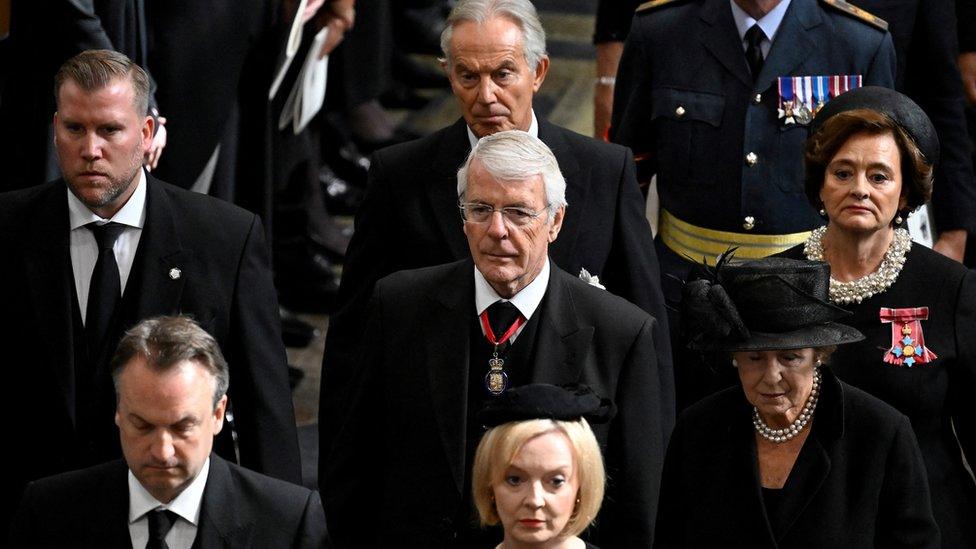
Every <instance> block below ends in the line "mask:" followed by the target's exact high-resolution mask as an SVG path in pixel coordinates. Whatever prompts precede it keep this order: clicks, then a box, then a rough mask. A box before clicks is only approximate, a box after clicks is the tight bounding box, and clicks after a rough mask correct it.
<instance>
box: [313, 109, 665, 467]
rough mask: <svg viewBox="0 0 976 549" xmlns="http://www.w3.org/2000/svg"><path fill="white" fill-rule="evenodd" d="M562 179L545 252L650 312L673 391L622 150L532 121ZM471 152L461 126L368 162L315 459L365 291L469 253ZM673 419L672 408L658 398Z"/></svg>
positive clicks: (340, 388)
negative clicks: (562, 205)
mask: <svg viewBox="0 0 976 549" xmlns="http://www.w3.org/2000/svg"><path fill="white" fill-rule="evenodd" d="M539 139H541V140H542V141H543V142H544V143H545V144H546V145H548V146H549V148H550V149H552V152H553V154H554V155H555V156H556V160H557V161H558V162H559V169H560V170H561V171H562V173H563V176H564V177H565V179H566V200H567V201H568V202H569V206H568V207H567V208H566V217H565V220H564V221H563V227H562V230H561V231H560V233H559V238H558V239H557V240H556V241H555V242H554V243H552V244H551V245H550V247H549V255H550V257H551V258H552V260H553V261H554V262H555V264H556V265H558V266H559V267H560V268H562V269H563V270H565V271H567V272H569V273H570V274H572V275H574V276H575V275H579V273H580V269H582V268H585V269H586V270H587V271H589V272H590V273H591V274H594V275H597V276H599V277H600V281H601V282H602V283H603V284H604V285H605V286H606V287H607V289H608V290H609V291H610V292H611V293H614V294H617V295H619V296H621V297H623V298H624V299H627V300H629V301H631V302H632V303H634V304H636V305H637V306H638V307H640V308H642V309H644V310H645V311H647V312H648V313H650V314H651V315H652V316H653V317H654V318H655V319H657V324H656V325H655V330H656V332H655V336H656V338H657V340H658V347H657V349H656V350H657V358H656V360H657V363H658V364H659V366H660V367H659V368H658V374H659V375H660V376H661V379H660V384H661V386H662V387H664V388H665V393H666V394H667V395H669V397H668V398H670V395H671V393H672V387H673V385H674V382H673V372H672V370H671V348H670V341H669V340H668V338H667V337H665V336H666V335H667V333H668V330H667V320H666V319H667V313H666V310H665V308H664V298H663V296H662V294H661V283H660V271H659V268H658V263H657V256H656V253H655V251H654V244H653V241H652V237H651V232H650V228H649V226H648V224H647V220H646V219H645V218H644V208H643V203H644V202H643V199H642V197H641V194H640V190H639V189H638V186H637V182H636V179H635V176H634V167H633V166H634V162H633V158H632V156H631V154H630V152H629V151H628V150H627V149H625V148H623V147H619V146H616V145H610V144H607V143H603V142H600V141H597V140H595V139H591V138H589V137H584V136H581V135H579V134H576V133H574V132H571V131H569V130H567V129H564V128H561V127H559V126H555V125H553V124H550V123H549V122H547V121H545V120H542V119H540V120H539ZM470 150H471V147H470V144H469V141H468V135H467V131H466V126H465V123H464V120H458V121H457V122H456V123H455V124H453V125H451V126H449V127H447V128H444V129H442V130H440V131H437V132H435V133H434V134H432V135H430V136H427V137H424V138H423V139H418V140H416V141H412V142H410V143H405V144H402V145H397V146H394V147H390V148H387V149H383V150H381V151H379V152H377V153H376V154H375V155H373V161H372V166H371V168H370V187H369V191H368V193H367V196H366V201H365V203H364V204H363V205H362V208H361V209H360V211H359V213H358V214H357V216H356V231H355V234H354V235H353V238H352V242H350V244H349V250H348V252H347V256H346V264H345V267H344V268H343V274H342V285H341V287H340V290H339V302H340V307H341V309H340V310H339V312H338V313H337V314H336V315H334V316H333V317H332V319H331V321H330V322H331V324H330V326H329V334H328V339H327V342H326V351H325V358H324V361H323V373H322V397H321V398H322V400H321V406H320V408H319V426H320V431H321V433H320V437H321V438H320V446H321V448H322V453H321V455H322V457H324V456H325V454H326V453H327V450H328V448H329V447H330V443H331V441H332V439H333V437H334V436H335V429H336V428H337V425H338V424H339V422H340V421H341V417H342V415H343V406H342V395H343V394H344V393H345V392H346V388H347V383H348V379H349V378H350V377H351V376H352V373H351V372H352V371H353V370H355V367H356V366H355V359H356V354H357V352H358V350H359V343H360V341H361V337H362V332H363V328H364V326H365V322H366V318H365V315H366V305H367V303H368V301H369V296H370V294H371V293H372V291H373V285H374V284H375V283H376V281H377V280H379V279H381V278H383V277H384V276H386V275H388V274H391V273H395V272H397V271H400V270H403V269H416V268H420V267H429V266H432V265H439V264H442V263H448V262H451V261H456V260H459V259H463V258H466V257H469V256H470V252H469V251H468V244H467V240H466V239H465V236H464V232H463V230H462V223H461V215H460V212H459V210H458V207H457V203H458V197H457V170H458V168H460V167H461V165H462V164H463V163H464V161H465V159H466V158H467V155H468V153H469V152H470ZM660 404H661V406H662V409H661V412H662V413H663V414H667V415H673V413H674V412H673V409H674V402H673V401H671V400H662V401H661V403H660Z"/></svg>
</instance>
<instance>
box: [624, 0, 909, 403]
mask: <svg viewBox="0 0 976 549" xmlns="http://www.w3.org/2000/svg"><path fill="white" fill-rule="evenodd" d="M886 29H887V24H886V23H885V22H884V21H883V20H881V19H878V18H877V17H874V16H872V15H871V14H869V13H867V12H865V11H863V10H860V9H858V8H856V7H854V6H851V5H850V4H847V3H845V2H843V1H841V0H655V1H652V2H648V3H646V4H643V5H642V6H641V7H640V8H639V9H638V12H637V14H636V15H635V17H634V24H633V27H632V29H631V32H630V34H629V35H628V37H627V42H626V45H625V47H624V53H623V57H622V58H621V62H620V69H619V72H618V76H617V84H616V90H615V95H614V106H613V117H612V125H611V129H610V138H611V140H612V141H614V142H616V143H620V144H623V145H627V146H629V147H631V149H633V152H634V155H635V157H636V159H637V161H638V179H639V180H640V181H642V182H646V181H649V180H650V179H651V177H652V176H655V175H656V176H657V188H658V193H659V195H660V205H661V210H660V214H659V216H660V217H659V230H658V235H657V245H658V257H659V258H660V262H661V270H662V275H663V276H662V279H663V280H662V285H663V290H664V294H665V299H666V300H667V301H668V302H669V305H670V306H669V313H672V314H673V311H674V310H677V304H678V302H679V301H680V299H681V286H682V285H683V284H682V283H683V281H684V280H685V279H686V278H687V277H688V275H689V272H690V270H691V268H692V266H693V263H692V261H691V260H695V261H699V262H700V261H701V260H702V259H703V258H704V259H705V260H707V261H708V262H709V263H712V264H713V263H714V260H715V257H716V256H717V255H718V254H719V253H721V252H724V251H725V250H726V249H727V248H728V247H729V246H738V248H739V249H738V251H737V253H736V256H737V257H740V258H744V259H747V258H759V257H764V256H766V255H770V254H773V253H776V252H779V251H782V250H784V249H786V248H788V247H790V246H793V245H795V244H798V243H800V242H803V241H804V240H805V239H806V237H807V235H808V232H809V231H810V230H812V229H813V228H816V227H817V226H819V225H822V224H823V223H824V221H823V219H822V218H821V217H820V216H819V215H818V212H817V211H816V210H815V209H813V208H811V207H810V204H809V203H808V202H807V201H806V199H805V195H804V193H803V162H802V160H803V144H804V141H805V140H806V137H807V128H806V125H807V124H808V123H809V121H810V120H811V119H812V116H814V113H815V111H816V108H817V105H818V104H819V103H822V102H824V101H829V98H830V97H832V96H834V95H836V94H838V93H841V92H843V91H844V90H845V89H848V88H853V87H857V86H858V85H865V86H867V85H877V86H885V87H893V85H894V75H895V70H896V58H895V50H894V47H893V45H892V42H891V37H890V35H889V34H888V32H887V30H886ZM780 77H811V78H785V79H784V78H780ZM818 77H830V78H818ZM818 82H819V83H821V84H824V85H826V87H827V89H826V93H819V94H816V93H814V94H811V93H809V87H810V85H811V83H813V84H816V83H818ZM670 322H671V326H672V328H673V329H674V328H677V327H678V326H680V319H678V318H674V317H672V318H671V319H670ZM673 343H674V344H673V345H672V347H673V348H674V349H680V348H681V347H680V346H679V345H678V343H679V342H677V341H675V342H673ZM679 359H680V357H679V358H676V362H678V361H679ZM676 370H680V368H677V369H676ZM676 383H677V384H678V385H679V387H678V391H679V401H681V400H684V401H685V402H686V403H690V402H688V400H687V398H685V397H684V396H683V394H682V393H683V392H684V391H683V389H682V387H680V385H681V384H682V380H681V379H676Z"/></svg>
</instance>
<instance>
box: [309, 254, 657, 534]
mask: <svg viewBox="0 0 976 549" xmlns="http://www.w3.org/2000/svg"><path fill="white" fill-rule="evenodd" d="M370 313H371V314H370V319H369V326H368V328H367V332H366V335H365V341H368V342H370V346H369V349H368V350H367V352H366V355H365V357H364V359H363V362H362V367H361V368H360V369H359V371H358V374H359V375H358V376H357V379H356V381H355V383H354V387H353V388H351V389H350V391H352V392H353V395H352V398H351V400H350V404H349V406H348V408H347V409H346V410H344V415H345V416H346V417H347V418H348V419H347V421H346V423H345V425H344V426H343V427H342V430H341V432H340V434H339V437H338V440H337V443H336V445H335V446H334V450H333V452H332V455H331V456H330V457H329V458H327V459H326V460H325V463H324V465H325V474H324V475H323V476H322V477H320V479H321V482H322V493H323V495H324V499H325V505H326V516H327V517H328V521H329V528H330V531H331V532H332V535H333V536H334V537H333V539H334V541H335V542H336V546H337V547H346V546H348V547H357V548H359V547H373V546H378V547H391V546H395V545H397V544H400V543H402V542H403V540H423V542H422V545H423V546H424V547H429V548H436V547H447V546H450V543H451V542H452V540H453V539H454V537H455V535H457V533H458V532H459V531H460V530H464V529H466V528H472V526H470V525H467V524H458V523H457V522H456V518H457V517H458V516H459V510H460V509H459V506H460V505H461V503H462V501H463V500H464V498H463V495H462V490H463V487H464V486H465V479H466V477H467V476H468V475H470V471H466V470H465V455H466V454H465V448H466V444H467V437H470V436H472V434H471V433H466V432H465V431H466V430H467V421H466V417H467V406H468V403H467V395H468V387H469V382H468V378H469V375H479V376H480V375H483V374H482V372H480V371H479V372H473V373H470V374H469V371H468V370H469V352H470V344H469V343H470V330H471V326H472V324H473V322H475V320H476V317H477V312H476V310H475V305H474V264H473V263H472V261H471V260H470V259H466V260H461V261H459V262H456V263H451V264H447V265H441V266H437V267H430V268H425V269H417V270H411V271H401V272H399V273H397V274H394V275H391V276H389V277H386V278H384V279H383V280H381V281H380V282H379V283H378V284H377V285H376V291H375V293H374V296H373V298H372V301H371V303H370ZM535 314H536V315H541V316H540V317H539V324H538V328H537V330H538V331H537V333H536V343H535V350H534V353H535V363H534V364H533V365H532V373H531V382H533V383H553V384H562V383H585V384H587V385H589V386H590V387H591V388H592V389H593V390H594V391H595V392H596V393H597V394H599V395H600V396H602V397H606V398H610V399H612V400H613V401H614V403H615V404H616V406H617V415H616V416H615V418H614V419H613V420H612V421H611V422H610V423H609V424H604V425H597V426H595V427H594V431H595V433H596V436H597V439H598V441H599V442H600V444H601V447H602V448H603V451H604V457H605V460H606V466H607V472H608V476H609V478H610V483H609V487H608V491H607V496H606V498H605V499H604V504H603V509H602V511H601V513H600V516H599V517H598V519H597V524H598V526H597V531H596V536H595V537H594V538H593V541H594V542H595V543H596V544H597V545H599V546H601V547H621V548H624V547H640V548H647V547H649V546H650V544H651V538H652V534H653V530H654V517H655V516H656V506H657V495H658V482H659V479H660V474H661V464H662V460H663V456H664V452H663V443H662V440H664V439H665V438H666V437H667V433H668V429H669V428H670V424H669V423H668V421H667V419H666V418H663V417H662V415H661V412H660V409H661V402H662V401H667V400H669V397H670V395H667V394H665V391H666V390H667V389H665V388H662V387H661V385H660V378H659V376H658V373H657V371H656V369H657V367H658V364H657V362H656V356H657V353H656V351H655V345H656V344H657V340H656V339H655V336H654V334H655V333H656V331H655V329H654V325H655V323H656V322H657V321H656V320H655V319H654V318H653V317H651V316H649V315H648V314H647V313H645V312H644V311H642V310H640V309H638V308H637V307H636V306H634V305H632V304H630V303H627V302H626V301H624V300H623V299H621V298H619V297H616V296H614V295H611V294H610V293H608V292H606V291H605V290H600V289H597V288H595V287H593V286H589V285H587V284H586V283H584V282H582V281H580V280H579V279H578V278H577V277H575V276H572V275H569V274H567V273H566V272H564V271H562V270H560V269H559V268H558V267H555V266H552V270H551V274H550V278H549V285H548V288H547V290H546V294H545V297H544V298H543V300H542V303H541V304H540V305H539V309H538V310H537V311H536V313H535ZM460 514H461V515H462V516H464V515H466V514H467V513H466V512H462V513H460Z"/></svg>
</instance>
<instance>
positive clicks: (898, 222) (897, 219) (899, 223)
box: [895, 214, 905, 225]
mask: <svg viewBox="0 0 976 549" xmlns="http://www.w3.org/2000/svg"><path fill="white" fill-rule="evenodd" d="M902 221H905V220H904V219H902V217H901V214H898V215H896V216H895V225H901V223H902Z"/></svg>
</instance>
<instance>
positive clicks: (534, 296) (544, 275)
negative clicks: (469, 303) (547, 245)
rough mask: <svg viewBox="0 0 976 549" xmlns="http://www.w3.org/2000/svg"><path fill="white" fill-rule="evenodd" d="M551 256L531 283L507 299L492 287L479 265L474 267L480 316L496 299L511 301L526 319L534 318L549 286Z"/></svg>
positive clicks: (476, 301) (475, 294)
mask: <svg viewBox="0 0 976 549" xmlns="http://www.w3.org/2000/svg"><path fill="white" fill-rule="evenodd" d="M549 271H550V269H549V258H548V257H546V262H545V263H543V264H542V270H541V271H539V274H538V276H536V277H535V279H534V280H533V281H532V282H529V285H528V286H526V287H524V288H522V289H521V290H520V291H519V292H518V293H517V294H515V295H514V296H512V299H505V298H503V297H502V296H500V295H498V292H496V291H495V289H494V288H492V287H491V284H489V283H488V281H487V280H486V279H485V275H483V274H481V271H479V270H478V267H477V265H476V266H475V268H474V306H475V309H476V312H477V313H478V315H479V316H480V315H481V313H483V312H485V309H487V308H488V307H489V306H491V304H492V303H494V302H496V301H511V302H512V305H515V308H516V309H518V310H519V312H520V313H522V316H524V317H525V320H528V319H530V318H532V314H533V313H535V310H536V309H538V308H539V304H540V303H542V298H543V297H544V296H545V295H546V288H547V287H548V286H549Z"/></svg>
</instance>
